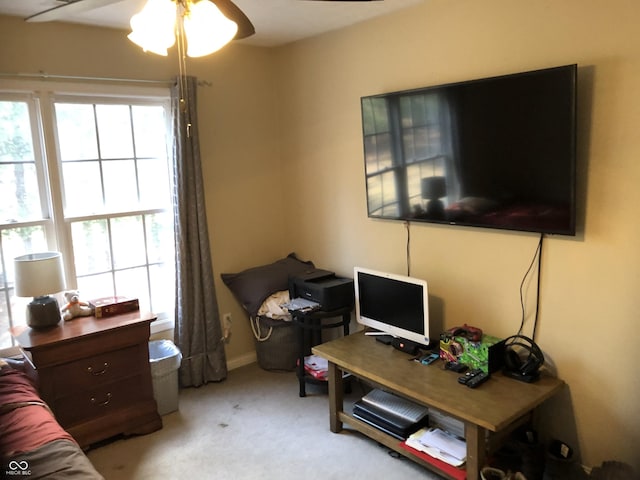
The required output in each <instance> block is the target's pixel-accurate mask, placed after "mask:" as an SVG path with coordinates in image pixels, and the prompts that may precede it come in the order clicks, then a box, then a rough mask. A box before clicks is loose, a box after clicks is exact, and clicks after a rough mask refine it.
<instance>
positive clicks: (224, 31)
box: [184, 0, 238, 57]
mask: <svg viewBox="0 0 640 480" xmlns="http://www.w3.org/2000/svg"><path fill="white" fill-rule="evenodd" d="M184 31H185V35H186V36H187V55H189V56H190V57H202V56H205V55H209V54H211V53H213V52H215V51H217V50H220V49H221V48H222V47H224V46H225V45H226V44H227V43H229V42H230V41H231V40H233V37H235V36H236V33H237V32H238V24H237V23H236V22H234V21H232V20H229V19H228V18H227V17H225V16H224V15H223V14H222V12H221V11H220V10H219V9H218V7H216V6H215V5H214V4H213V3H211V2H210V1H209V0H200V1H199V2H197V3H194V4H192V5H191V6H190V7H189V13H188V14H187V15H185V17H184Z"/></svg>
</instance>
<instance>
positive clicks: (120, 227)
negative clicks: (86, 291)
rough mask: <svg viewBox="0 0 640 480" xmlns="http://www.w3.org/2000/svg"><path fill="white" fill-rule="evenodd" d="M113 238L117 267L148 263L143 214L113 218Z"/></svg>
mask: <svg viewBox="0 0 640 480" xmlns="http://www.w3.org/2000/svg"><path fill="white" fill-rule="evenodd" d="M111 238H112V242H113V246H112V248H113V265H114V267H115V268H129V267H134V266H138V265H145V264H146V263H147V256H146V251H145V245H144V229H143V227H142V217H141V216H139V215H137V216H130V217H119V218H114V219H112V220H111Z"/></svg>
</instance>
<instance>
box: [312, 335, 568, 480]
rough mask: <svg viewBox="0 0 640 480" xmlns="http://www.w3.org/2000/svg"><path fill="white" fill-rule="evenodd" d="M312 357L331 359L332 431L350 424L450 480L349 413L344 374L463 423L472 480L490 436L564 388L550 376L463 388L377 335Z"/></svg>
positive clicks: (498, 378)
mask: <svg viewBox="0 0 640 480" xmlns="http://www.w3.org/2000/svg"><path fill="white" fill-rule="evenodd" d="M313 353H314V354H316V355H319V356H321V357H324V358H326V359H327V360H328V361H329V372H328V375H329V377H328V382H329V385H328V386H329V421H330V428H331V431H332V432H334V433H338V432H340V431H341V430H342V428H343V424H347V425H348V426H350V427H351V428H353V429H355V430H357V431H359V432H361V433H363V434H365V435H367V436H369V437H371V438H373V439H374V440H376V441H377V442H379V443H382V444H383V445H385V446H387V447H388V448H390V449H392V450H394V451H396V452H398V453H400V454H401V455H404V456H406V457H408V458H410V459H411V460H413V461H415V462H417V463H419V464H420V465H423V466H424V467H426V468H429V469H431V470H434V471H436V472H437V473H438V474H439V475H444V476H445V477H446V478H450V479H456V478H457V477H456V476H452V475H449V474H448V473H447V472H445V471H443V470H440V469H438V468H437V467H435V466H434V465H432V464H431V463H429V462H427V461H425V460H423V459H422V458H420V457H419V456H417V455H414V454H413V453H411V452H410V451H408V450H406V449H404V448H403V447H402V446H401V445H400V442H399V441H398V440H397V439H396V438H394V437H392V436H390V435H387V434H385V433H384V432H382V431H381V430H378V429H376V428H375V427H372V426H370V425H368V424H366V423H364V422H361V421H359V420H358V419H356V418H354V417H353V416H351V414H350V413H348V412H345V411H344V406H343V386H342V381H341V379H342V375H343V373H344V372H347V373H351V374H352V375H354V376H356V377H359V378H362V379H363V380H366V381H367V382H369V383H371V384H373V385H375V386H378V387H381V388H383V389H385V390H388V391H391V392H393V393H396V394H398V395H400V396H402V397H405V398H408V399H410V400H412V401H414V402H416V403H419V404H421V405H425V406H427V407H429V408H433V409H436V410H439V411H441V412H443V413H445V414H446V415H449V416H451V417H454V418H457V419H459V420H461V421H463V422H464V425H465V437H466V442H467V461H466V474H467V479H469V480H475V479H478V478H480V469H481V468H482V467H483V466H484V464H485V457H486V452H487V447H488V443H487V436H488V435H487V432H490V433H492V434H494V433H495V434H498V436H501V435H504V434H505V433H506V432H510V431H511V430H512V429H513V428H515V427H516V426H518V425H520V424H522V423H523V422H524V421H525V420H526V419H528V418H529V417H530V415H531V413H532V412H533V410H534V409H535V408H536V407H537V406H538V405H540V404H541V403H542V402H544V401H545V400H546V399H548V398H550V397H551V396H553V395H555V394H556V393H558V392H559V391H560V390H561V389H562V387H563V385H564V382H562V380H559V379H557V378H552V377H550V376H546V375H543V376H542V377H541V378H540V380H539V381H537V382H535V383H523V382H518V381H516V380H513V379H511V378H508V377H505V376H503V375H502V374H500V373H497V374H494V375H492V377H491V378H490V379H489V380H488V381H487V382H486V383H484V384H483V385H481V386H480V387H478V388H477V389H473V390H472V389H469V388H467V387H465V386H463V385H460V384H459V383H458V381H457V378H458V375H457V374H456V373H454V372H451V371H448V370H445V369H444V368H443V367H442V362H436V363H434V364H431V365H422V364H419V363H417V362H409V361H407V360H408V359H409V356H408V355H407V354H406V353H403V352H400V351H398V350H396V349H394V348H392V347H391V346H388V345H383V344H382V343H380V342H376V341H375V339H374V338H373V337H367V336H365V335H364V334H362V333H361V332H359V333H355V334H352V335H348V336H346V337H342V338H338V339H336V340H332V341H330V342H327V343H323V344H321V345H317V346H315V347H314V348H313Z"/></svg>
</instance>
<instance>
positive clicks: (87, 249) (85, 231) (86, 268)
mask: <svg viewBox="0 0 640 480" xmlns="http://www.w3.org/2000/svg"><path fill="white" fill-rule="evenodd" d="M71 239H72V242H73V253H74V260H75V267H76V275H78V276H81V275H89V274H92V273H102V272H108V271H110V270H111V254H110V249H109V234H108V230H107V221H106V220H88V221H84V222H73V223H71ZM106 295H109V294H106ZM106 295H101V296H106Z"/></svg>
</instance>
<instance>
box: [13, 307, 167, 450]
mask: <svg viewBox="0 0 640 480" xmlns="http://www.w3.org/2000/svg"><path fill="white" fill-rule="evenodd" d="M155 319H156V317H155V315H153V314H150V313H143V312H131V313H125V314H122V315H116V316H113V317H108V318H95V317H78V318H74V319H73V320H69V321H67V322H63V321H61V322H60V323H59V324H58V325H56V326H54V327H49V328H45V329H38V330H35V329H32V328H29V327H27V326H20V327H14V328H13V329H11V334H12V335H13V337H14V338H15V340H16V341H17V343H18V345H19V347H20V349H21V350H22V352H23V353H24V356H25V358H26V360H27V363H28V365H29V366H30V370H31V373H32V374H33V375H34V376H35V377H36V379H37V382H38V390H39V392H40V395H41V396H42V398H43V400H44V401H45V402H47V404H48V405H49V406H50V407H51V409H52V410H53V412H54V413H55V415H56V418H57V420H58V422H59V423H60V424H61V425H62V426H63V427H64V428H65V430H67V431H68V432H69V433H70V434H71V435H72V436H73V438H75V439H76V441H77V442H78V443H79V444H80V446H81V447H89V446H90V445H91V444H92V443H95V442H97V441H100V440H104V439H106V438H109V437H112V436H114V435H116V434H120V433H124V434H145V433H150V432H153V431H155V430H158V429H160V428H162V419H161V418H160V416H159V415H158V410H157V406H156V401H155V400H154V397H153V385H152V380H151V367H150V365H149V346H148V342H149V333H150V323H151V322H152V321H154V320H155Z"/></svg>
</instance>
